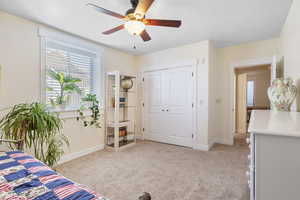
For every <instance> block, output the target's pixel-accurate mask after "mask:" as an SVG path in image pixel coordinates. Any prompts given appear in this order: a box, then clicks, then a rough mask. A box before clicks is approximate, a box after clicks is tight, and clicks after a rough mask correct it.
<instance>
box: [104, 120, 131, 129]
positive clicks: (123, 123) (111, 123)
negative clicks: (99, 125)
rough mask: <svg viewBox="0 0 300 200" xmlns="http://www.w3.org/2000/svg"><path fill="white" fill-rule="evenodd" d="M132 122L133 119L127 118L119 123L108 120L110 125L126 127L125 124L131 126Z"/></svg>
mask: <svg viewBox="0 0 300 200" xmlns="http://www.w3.org/2000/svg"><path fill="white" fill-rule="evenodd" d="M131 123H132V121H130V120H126V121H121V122H119V123H115V122H108V127H112V128H115V127H124V126H130V124H131Z"/></svg>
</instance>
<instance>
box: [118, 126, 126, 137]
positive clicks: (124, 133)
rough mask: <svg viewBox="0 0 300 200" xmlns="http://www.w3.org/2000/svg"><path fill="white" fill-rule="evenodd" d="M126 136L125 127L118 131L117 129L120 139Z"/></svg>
mask: <svg viewBox="0 0 300 200" xmlns="http://www.w3.org/2000/svg"><path fill="white" fill-rule="evenodd" d="M126 135H127V129H126V127H122V128H120V129H119V136H120V137H124V136H126Z"/></svg>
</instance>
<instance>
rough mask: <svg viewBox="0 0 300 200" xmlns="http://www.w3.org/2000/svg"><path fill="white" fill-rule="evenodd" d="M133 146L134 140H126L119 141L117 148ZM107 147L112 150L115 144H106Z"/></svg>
mask: <svg viewBox="0 0 300 200" xmlns="http://www.w3.org/2000/svg"><path fill="white" fill-rule="evenodd" d="M132 144H135V140H127V141H119V148H123V147H126V146H128V145H130V146H131V145H132ZM107 146H108V147H111V148H114V147H115V143H112V144H108V145H107Z"/></svg>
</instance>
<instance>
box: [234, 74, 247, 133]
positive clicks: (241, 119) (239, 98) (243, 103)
mask: <svg viewBox="0 0 300 200" xmlns="http://www.w3.org/2000/svg"><path fill="white" fill-rule="evenodd" d="M236 104H237V105H236V108H237V109H236V132H237V133H242V134H244V133H247V74H246V73H245V74H237V77H236Z"/></svg>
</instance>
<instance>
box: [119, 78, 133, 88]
mask: <svg viewBox="0 0 300 200" xmlns="http://www.w3.org/2000/svg"><path fill="white" fill-rule="evenodd" d="M121 87H122V88H123V89H125V90H129V89H131V88H132V87H133V81H132V80H131V78H124V79H122V80H121Z"/></svg>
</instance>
